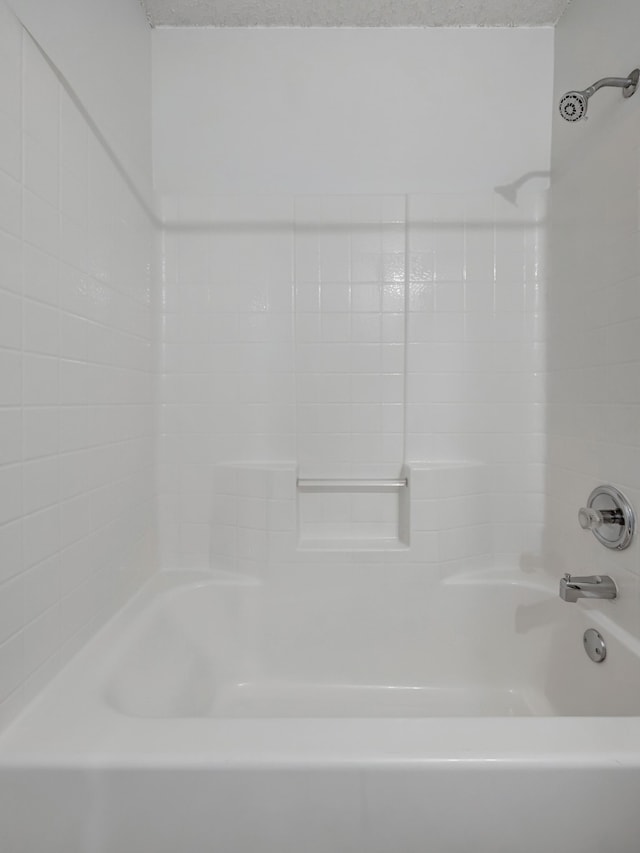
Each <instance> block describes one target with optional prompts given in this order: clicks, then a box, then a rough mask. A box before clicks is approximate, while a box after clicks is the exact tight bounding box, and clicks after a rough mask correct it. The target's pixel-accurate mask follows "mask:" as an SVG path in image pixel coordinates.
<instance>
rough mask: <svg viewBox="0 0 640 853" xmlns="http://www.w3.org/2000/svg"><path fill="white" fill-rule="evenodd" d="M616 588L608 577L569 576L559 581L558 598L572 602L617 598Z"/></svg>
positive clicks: (566, 575)
mask: <svg viewBox="0 0 640 853" xmlns="http://www.w3.org/2000/svg"><path fill="white" fill-rule="evenodd" d="M617 597H618V588H617V587H616V585H615V581H614V580H613V578H610V577H609V575H585V576H583V577H579V576H578V575H574V576H573V577H572V576H571V575H570V574H568V573H567V574H565V576H564V577H563V578H562V579H561V580H560V598H561V599H562V600H563V601H570V602H574V601H577V600H578V599H579V598H617Z"/></svg>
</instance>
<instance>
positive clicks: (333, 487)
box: [297, 477, 409, 492]
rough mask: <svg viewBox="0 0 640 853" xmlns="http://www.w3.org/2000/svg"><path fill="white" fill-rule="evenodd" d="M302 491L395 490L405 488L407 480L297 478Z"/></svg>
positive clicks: (407, 483)
mask: <svg viewBox="0 0 640 853" xmlns="http://www.w3.org/2000/svg"><path fill="white" fill-rule="evenodd" d="M297 485H298V488H299V489H300V490H301V491H303V492H395V491H396V490H397V489H405V488H406V487H407V486H408V485H409V482H408V480H407V479H406V477H405V479H404V480H304V479H300V478H298V483H297Z"/></svg>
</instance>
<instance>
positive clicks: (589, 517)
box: [578, 506, 604, 530]
mask: <svg viewBox="0 0 640 853" xmlns="http://www.w3.org/2000/svg"><path fill="white" fill-rule="evenodd" d="M578 522H579V524H580V527H581V528H582V529H583V530H597V529H598V527H600V526H601V525H602V524H603V523H604V518H603V514H602V512H601V511H600V510H597V509H593V507H586V506H583V507H580V509H579V510H578Z"/></svg>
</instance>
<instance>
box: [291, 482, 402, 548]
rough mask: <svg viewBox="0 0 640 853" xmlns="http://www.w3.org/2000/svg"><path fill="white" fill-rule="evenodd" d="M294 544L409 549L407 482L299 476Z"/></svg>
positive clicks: (300, 545) (314, 546) (299, 546)
mask: <svg viewBox="0 0 640 853" xmlns="http://www.w3.org/2000/svg"><path fill="white" fill-rule="evenodd" d="M297 502H298V548H299V549H302V550H310V551H313V550H318V551H370V550H385V551H386V550H401V549H404V548H408V547H409V480H408V478H407V474H406V471H403V472H402V473H401V474H400V476H399V477H397V478H393V479H385V478H373V477H372V478H368V479H367V478H365V479H348V478H335V479H322V478H314V479H311V478H303V477H298V480H297Z"/></svg>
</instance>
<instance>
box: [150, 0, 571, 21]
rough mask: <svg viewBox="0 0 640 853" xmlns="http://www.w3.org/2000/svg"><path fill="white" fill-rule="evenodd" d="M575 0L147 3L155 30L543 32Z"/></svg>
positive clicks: (172, 0) (169, 0)
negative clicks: (455, 29) (515, 29)
mask: <svg viewBox="0 0 640 853" xmlns="http://www.w3.org/2000/svg"><path fill="white" fill-rule="evenodd" d="M569 2H570V0H142V4H143V6H144V7H145V9H146V11H147V16H148V18H149V23H150V24H151V25H152V26H191V27H206V26H212V27H539V26H544V25H549V24H555V22H556V21H557V20H558V18H559V17H560V16H561V15H562V13H563V12H564V10H565V8H566V7H567V5H568V4H569Z"/></svg>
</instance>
